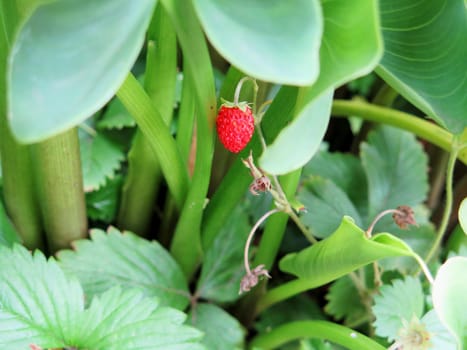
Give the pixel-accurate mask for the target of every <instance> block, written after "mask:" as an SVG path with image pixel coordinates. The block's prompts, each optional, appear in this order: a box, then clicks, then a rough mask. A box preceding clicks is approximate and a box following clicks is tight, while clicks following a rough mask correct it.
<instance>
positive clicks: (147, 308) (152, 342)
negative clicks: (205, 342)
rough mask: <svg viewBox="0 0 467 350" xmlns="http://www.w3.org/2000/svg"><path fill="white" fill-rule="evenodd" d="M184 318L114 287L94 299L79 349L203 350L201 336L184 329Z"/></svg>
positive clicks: (134, 291)
mask: <svg viewBox="0 0 467 350" xmlns="http://www.w3.org/2000/svg"><path fill="white" fill-rule="evenodd" d="M185 318H186V315H185V314H183V313H182V312H180V311H178V310H174V309H171V308H168V307H161V306H160V305H159V304H158V302H157V299H154V298H145V297H144V296H143V295H142V293H140V292H139V291H137V290H134V289H133V290H129V291H122V290H121V289H120V288H119V287H115V288H112V289H110V290H108V291H107V292H105V293H103V294H102V295H101V296H98V297H96V298H94V299H93V301H92V304H91V306H90V307H89V309H87V310H86V312H85V313H84V315H83V317H82V324H83V326H82V332H81V334H80V341H81V344H80V345H81V346H80V348H82V349H114V350H119V349H125V350H142V349H148V350H149V349H162V348H163V349H169V350H188V349H190V350H191V349H194V350H204V349H205V348H204V346H202V345H201V344H200V343H199V340H200V339H201V337H202V334H201V333H200V332H199V331H197V330H195V329H194V328H191V327H188V326H185V325H182V323H183V322H184V321H185Z"/></svg>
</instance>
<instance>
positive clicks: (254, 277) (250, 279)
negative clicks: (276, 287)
mask: <svg viewBox="0 0 467 350" xmlns="http://www.w3.org/2000/svg"><path fill="white" fill-rule="evenodd" d="M261 276H265V277H267V278H271V276H270V275H269V273H268V270H266V269H265V268H264V264H262V265H258V266H256V267H255V268H254V269H253V270H251V272H250V273H247V274H246V275H245V276H243V278H242V280H241V282H240V291H239V294H241V293H244V292H248V291H249V290H250V289H251V288H253V287H254V286H256V285H257V284H258V281H259V278H260V277H261Z"/></svg>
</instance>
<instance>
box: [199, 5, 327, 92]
mask: <svg viewBox="0 0 467 350" xmlns="http://www.w3.org/2000/svg"><path fill="white" fill-rule="evenodd" d="M193 4H194V5H195V7H196V11H197V13H198V16H199V18H200V21H201V23H202V25H203V29H204V31H205V32H206V35H207V37H208V38H209V40H210V42H211V43H212V45H213V46H214V47H215V48H216V50H217V51H219V53H220V54H221V55H222V56H223V57H224V58H226V59H227V60H228V61H229V62H230V63H232V64H233V65H234V66H236V67H237V68H239V69H240V70H242V71H244V72H245V73H246V74H248V75H251V76H253V77H255V78H258V79H261V80H265V81H270V82H275V83H281V84H289V85H309V84H311V83H313V82H314V81H315V80H316V77H317V76H318V73H319V61H318V52H319V47H320V43H321V35H322V32H323V18H322V14H321V9H320V5H319V1H317V0H312V1H309V0H298V1H295V2H287V1H280V0H274V1H269V2H267V3H262V2H251V1H249V0H240V1H236V2H231V1H228V0H223V1H219V0H199V1H194V2H193Z"/></svg>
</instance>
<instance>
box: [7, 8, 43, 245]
mask: <svg viewBox="0 0 467 350" xmlns="http://www.w3.org/2000/svg"><path fill="white" fill-rule="evenodd" d="M18 15H19V14H18V13H17V8H16V3H15V2H14V1H2V2H1V3H0V28H2V30H1V31H0V158H1V163H2V177H3V197H4V200H5V207H6V211H7V213H8V215H9V217H10V218H11V221H12V222H13V224H14V225H15V227H16V229H17V231H18V233H19V234H20V235H21V237H22V239H23V242H24V244H25V245H26V247H28V248H29V249H35V248H43V239H42V226H41V217H40V211H39V209H38V204H37V198H36V193H35V188H34V183H33V181H34V176H32V172H31V160H30V156H29V147H28V146H24V145H20V144H19V143H17V142H16V140H15V139H14V138H13V135H12V134H11V132H10V130H9V127H8V122H7V117H6V115H7V105H6V67H7V59H8V53H9V50H10V45H11V41H12V40H11V39H12V36H13V32H14V29H15V25H16V22H17V20H18V17H17V16H18Z"/></svg>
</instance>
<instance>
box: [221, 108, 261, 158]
mask: <svg viewBox="0 0 467 350" xmlns="http://www.w3.org/2000/svg"><path fill="white" fill-rule="evenodd" d="M216 126H217V135H219V139H220V140H221V142H222V144H223V145H224V147H225V148H227V149H228V150H229V151H230V152H233V153H238V152H240V151H241V150H242V149H244V148H245V146H246V145H247V144H248V142H250V140H251V137H252V136H253V132H254V131H255V119H254V118H253V113H252V112H251V108H250V107H249V106H248V104H247V103H246V102H241V103H239V104H233V103H228V102H227V103H224V104H223V105H222V106H221V108H220V109H219V112H218V113H217V119H216Z"/></svg>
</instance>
